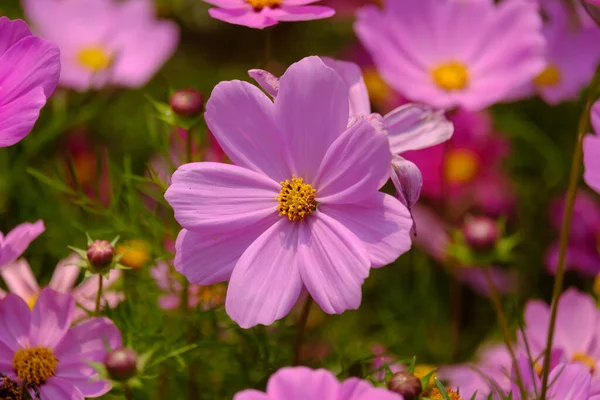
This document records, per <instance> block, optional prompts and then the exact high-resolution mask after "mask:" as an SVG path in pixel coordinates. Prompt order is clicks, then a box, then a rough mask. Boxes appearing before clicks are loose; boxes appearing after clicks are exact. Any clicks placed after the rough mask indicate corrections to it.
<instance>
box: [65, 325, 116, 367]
mask: <svg viewBox="0 0 600 400" xmlns="http://www.w3.org/2000/svg"><path fill="white" fill-rule="evenodd" d="M122 346H123V341H122V339H121V333H120V332H119V330H118V329H117V327H116V326H115V324H113V322H112V321H111V320H109V319H108V318H92V319H88V320H86V321H84V322H81V323H80V324H78V325H76V326H75V327H74V328H72V329H71V330H70V331H69V333H68V335H65V336H64V338H63V339H62V340H61V341H60V342H59V343H58V344H57V345H56V347H55V349H54V352H55V354H56V357H57V358H59V359H61V364H63V365H64V366H68V365H72V364H74V363H81V361H96V362H103V361H104V357H105V356H106V353H107V347H108V349H118V348H120V347H122Z"/></svg>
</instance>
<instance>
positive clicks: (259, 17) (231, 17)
mask: <svg viewBox="0 0 600 400" xmlns="http://www.w3.org/2000/svg"><path fill="white" fill-rule="evenodd" d="M208 13H209V14H210V16H211V17H213V18H215V19H218V20H221V21H224V22H229V23H230V24H235V25H243V26H247V27H248V28H255V29H264V28H266V27H268V26H273V25H276V24H277V20H276V19H273V18H271V17H267V16H266V15H264V14H263V13H260V12H256V11H254V10H253V9H247V8H242V9H225V8H211V9H209V10H208Z"/></svg>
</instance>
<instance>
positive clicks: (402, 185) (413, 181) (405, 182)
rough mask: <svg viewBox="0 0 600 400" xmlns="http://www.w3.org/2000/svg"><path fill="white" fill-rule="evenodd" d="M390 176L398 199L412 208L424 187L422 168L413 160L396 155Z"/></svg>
mask: <svg viewBox="0 0 600 400" xmlns="http://www.w3.org/2000/svg"><path fill="white" fill-rule="evenodd" d="M390 176H391V178H392V183H393V184H394V187H395V188H396V195H397V196H398V199H399V200H400V201H401V202H402V204H404V205H405V206H406V208H408V209H409V210H410V209H411V208H412V206H414V205H415V204H416V203H417V200H419V195H420V194H421V188H422V187H423V176H422V175H421V170H420V169H419V167H417V166H416V165H415V164H414V163H413V162H411V161H408V160H407V159H405V158H402V157H400V156H394V158H393V159H392V169H391V170H390Z"/></svg>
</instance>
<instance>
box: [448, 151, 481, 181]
mask: <svg viewBox="0 0 600 400" xmlns="http://www.w3.org/2000/svg"><path fill="white" fill-rule="evenodd" d="M478 169H479V160H478V159H477V155H476V154H475V153H473V152H472V151H471V150H467V149H456V150H452V151H450V153H449V154H448V155H447V157H446V163H445V165H444V171H445V173H446V178H448V180H449V181H450V182H452V183H466V182H469V181H470V180H471V179H473V178H474V177H475V175H476V174H477V170H478Z"/></svg>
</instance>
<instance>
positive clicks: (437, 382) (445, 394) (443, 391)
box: [433, 378, 452, 400]
mask: <svg viewBox="0 0 600 400" xmlns="http://www.w3.org/2000/svg"><path fill="white" fill-rule="evenodd" d="M433 381H434V382H435V386H437V388H438V389H439V391H440V393H441V394H442V397H443V399H444V400H452V399H450V396H448V392H446V388H445V387H444V385H443V384H442V381H440V380H439V379H438V378H433Z"/></svg>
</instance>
